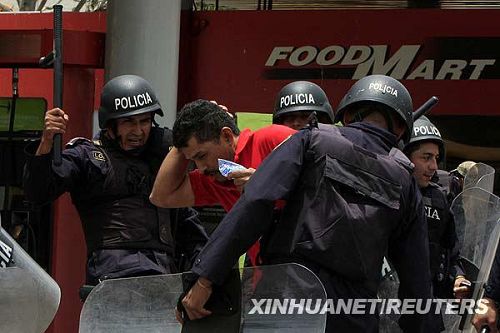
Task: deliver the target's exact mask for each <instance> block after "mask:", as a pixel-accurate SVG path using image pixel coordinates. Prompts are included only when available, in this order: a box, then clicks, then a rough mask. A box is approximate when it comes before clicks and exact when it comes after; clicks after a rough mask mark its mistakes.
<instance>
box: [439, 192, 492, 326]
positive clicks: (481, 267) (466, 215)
mask: <svg viewBox="0 0 500 333" xmlns="http://www.w3.org/2000/svg"><path fill="white" fill-rule="evenodd" d="M452 210H453V212H454V214H455V223H456V226H457V236H458V240H459V244H460V257H461V262H462V264H463V266H464V269H465V274H466V277H467V278H468V279H469V280H471V281H472V282H473V294H472V298H474V299H475V300H476V301H477V300H479V299H480V298H481V297H482V295H483V289H484V284H485V283H486V282H487V279H488V276H489V273H490V270H491V266H492V264H493V260H494V258H495V253H496V249H497V247H498V242H499V237H500V224H499V223H500V198H498V197H497V196H495V195H494V194H492V193H490V192H487V191H485V190H483V189H481V188H478V187H473V188H469V189H466V190H464V191H463V192H462V193H460V195H459V196H457V198H456V199H455V201H454V202H453V205H452ZM457 317H458V316H448V318H445V323H446V325H447V331H449V332H457V331H462V332H474V331H475V329H474V328H473V326H472V324H471V320H472V317H473V314H468V315H465V316H463V317H462V318H457ZM460 322H461V323H460Z"/></svg>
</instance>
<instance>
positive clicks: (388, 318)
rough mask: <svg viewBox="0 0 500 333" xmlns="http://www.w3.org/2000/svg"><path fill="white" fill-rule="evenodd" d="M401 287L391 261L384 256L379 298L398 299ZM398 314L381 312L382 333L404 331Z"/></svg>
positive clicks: (380, 330)
mask: <svg viewBox="0 0 500 333" xmlns="http://www.w3.org/2000/svg"><path fill="white" fill-rule="evenodd" d="M398 289H399V277H398V273H397V272H396V271H395V269H394V267H393V266H392V264H391V263H390V261H389V260H388V259H387V258H386V257H384V261H383V264H382V279H381V281H380V285H379V288H378V293H377V295H378V298H380V299H397V298H398ZM398 319H399V315H398V314H395V313H394V314H381V315H380V321H379V332H380V333H398V332H402V330H401V329H400V328H399V324H398Z"/></svg>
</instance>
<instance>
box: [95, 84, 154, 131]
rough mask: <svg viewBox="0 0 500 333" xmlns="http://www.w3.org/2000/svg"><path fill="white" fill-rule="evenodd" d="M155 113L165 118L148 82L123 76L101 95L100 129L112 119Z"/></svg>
mask: <svg viewBox="0 0 500 333" xmlns="http://www.w3.org/2000/svg"><path fill="white" fill-rule="evenodd" d="M148 112H154V113H155V114H158V115H160V116H163V111H162V110H161V106H160V102H159V101H158V99H157V98H156V94H155V93H154V91H153V88H152V87H151V85H150V84H149V82H148V81H146V80H144V79H143V78H142V77H140V76H137V75H121V76H117V77H115V78H113V79H111V80H110V81H108V82H107V83H106V84H105V85H104V87H103V89H102V93H101V105H100V107H99V127H100V128H101V129H104V128H106V127H107V126H108V121H109V120H112V119H118V118H124V117H130V116H135V115H139V114H143V113H148Z"/></svg>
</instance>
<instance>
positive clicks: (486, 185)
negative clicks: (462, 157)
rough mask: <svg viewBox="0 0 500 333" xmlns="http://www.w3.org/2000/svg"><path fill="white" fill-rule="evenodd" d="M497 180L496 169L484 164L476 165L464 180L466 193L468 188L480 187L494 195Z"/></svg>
mask: <svg viewBox="0 0 500 333" xmlns="http://www.w3.org/2000/svg"><path fill="white" fill-rule="evenodd" d="M494 180H495V169H494V168H493V167H491V166H489V165H487V164H484V163H476V164H474V165H473V166H472V167H471V168H470V169H469V171H468V172H467V174H466V175H465V178H464V186H463V189H464V191H465V190H466V189H468V188H472V187H479V188H482V189H483V190H485V191H487V192H490V193H492V192H493V182H494Z"/></svg>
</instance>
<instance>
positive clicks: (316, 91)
mask: <svg viewBox="0 0 500 333" xmlns="http://www.w3.org/2000/svg"><path fill="white" fill-rule="evenodd" d="M301 111H311V112H312V111H316V112H317V114H318V116H321V115H324V116H323V117H321V118H323V119H326V120H325V121H328V123H330V124H333V110H332V106H331V105H330V102H328V97H326V94H325V92H324V91H323V89H321V88H320V86H318V85H317V84H315V83H312V82H308V81H295V82H292V83H289V84H287V85H286V86H284V87H283V88H282V89H281V90H280V92H279V94H278V96H277V97H276V103H275V104H274V113H273V123H274V124H280V123H282V121H281V120H280V117H281V116H283V115H285V114H288V113H292V112H301Z"/></svg>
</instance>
